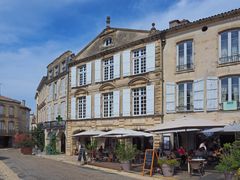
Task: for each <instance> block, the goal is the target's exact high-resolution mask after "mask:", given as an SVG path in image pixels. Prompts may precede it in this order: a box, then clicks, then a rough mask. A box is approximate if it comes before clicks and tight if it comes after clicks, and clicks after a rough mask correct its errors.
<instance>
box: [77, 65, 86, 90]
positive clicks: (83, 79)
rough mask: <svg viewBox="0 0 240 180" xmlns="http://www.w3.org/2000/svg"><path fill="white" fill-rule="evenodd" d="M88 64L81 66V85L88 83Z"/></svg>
mask: <svg viewBox="0 0 240 180" xmlns="http://www.w3.org/2000/svg"><path fill="white" fill-rule="evenodd" d="M86 73H87V70H86V65H82V66H80V67H79V85H80V86H82V85H85V84H86Z"/></svg>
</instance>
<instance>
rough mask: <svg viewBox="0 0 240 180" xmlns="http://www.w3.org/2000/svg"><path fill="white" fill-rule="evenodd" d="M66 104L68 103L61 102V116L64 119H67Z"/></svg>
mask: <svg viewBox="0 0 240 180" xmlns="http://www.w3.org/2000/svg"><path fill="white" fill-rule="evenodd" d="M65 106H66V103H65V102H62V103H61V117H62V118H63V120H66V116H65V114H66V113H65V109H66V108H65Z"/></svg>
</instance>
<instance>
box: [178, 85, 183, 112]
mask: <svg viewBox="0 0 240 180" xmlns="http://www.w3.org/2000/svg"><path fill="white" fill-rule="evenodd" d="M178 106H179V108H180V109H181V108H183V107H184V84H179V85H178ZM182 110H183V109H182Z"/></svg>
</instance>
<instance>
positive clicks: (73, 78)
mask: <svg viewBox="0 0 240 180" xmlns="http://www.w3.org/2000/svg"><path fill="white" fill-rule="evenodd" d="M76 72H77V68H76V66H74V67H71V87H76V86H77V78H76V77H77V76H76V75H77V74H76Z"/></svg>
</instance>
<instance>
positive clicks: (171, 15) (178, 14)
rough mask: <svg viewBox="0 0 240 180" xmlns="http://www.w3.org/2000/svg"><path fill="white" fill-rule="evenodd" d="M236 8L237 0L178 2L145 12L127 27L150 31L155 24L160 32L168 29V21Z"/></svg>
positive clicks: (239, 3) (202, 16) (197, 17)
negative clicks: (164, 8)
mask: <svg viewBox="0 0 240 180" xmlns="http://www.w3.org/2000/svg"><path fill="white" fill-rule="evenodd" d="M238 7H240V1H239V0H217V1H216V0H195V1H192V0H179V1H178V2H177V3H176V4H174V5H172V6H170V7H169V8H167V9H166V10H163V11H159V10H157V9H153V11H152V12H145V14H144V18H142V19H139V20H137V21H134V22H129V23H128V24H127V26H128V27H130V28H136V29H150V28H151V23H152V22H155V23H156V27H157V28H158V29H160V30H161V29H165V28H168V23H169V21H171V20H174V19H189V20H190V21H193V20H197V19H201V18H205V17H208V16H212V15H215V14H218V13H222V12H226V11H229V10H232V9H236V8H238ZM143 8H144V6H143ZM142 11H144V9H143V10H142Z"/></svg>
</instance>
